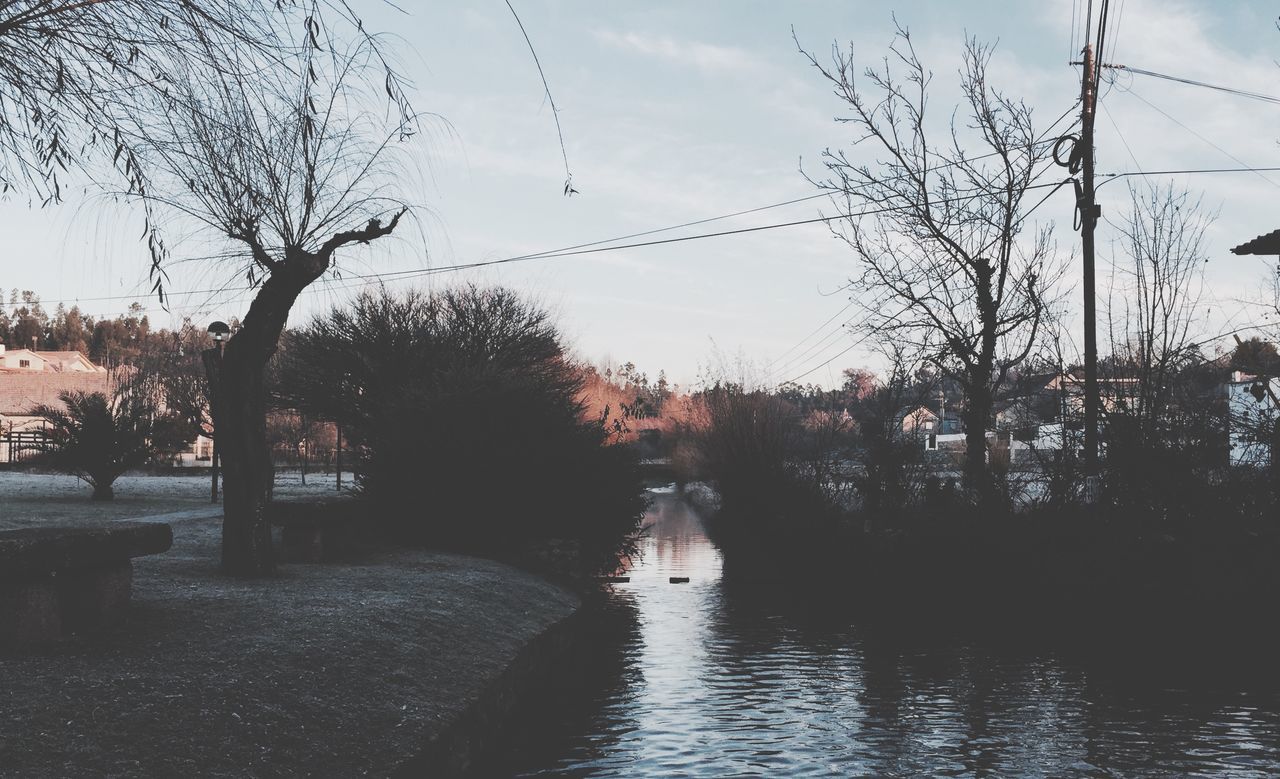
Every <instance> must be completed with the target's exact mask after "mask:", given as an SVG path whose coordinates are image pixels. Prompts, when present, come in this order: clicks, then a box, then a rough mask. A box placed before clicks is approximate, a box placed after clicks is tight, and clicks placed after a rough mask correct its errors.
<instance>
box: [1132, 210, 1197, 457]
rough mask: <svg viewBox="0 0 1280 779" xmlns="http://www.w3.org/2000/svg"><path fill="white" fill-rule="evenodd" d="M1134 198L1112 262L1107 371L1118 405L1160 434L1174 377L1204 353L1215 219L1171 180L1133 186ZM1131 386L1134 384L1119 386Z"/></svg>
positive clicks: (1169, 400) (1145, 427)
mask: <svg viewBox="0 0 1280 779" xmlns="http://www.w3.org/2000/svg"><path fill="white" fill-rule="evenodd" d="M1129 197H1130V208H1129V211H1128V212H1127V213H1126V214H1125V215H1124V216H1123V217H1122V219H1121V221H1120V224H1119V225H1118V227H1119V230H1120V234H1121V236H1122V239H1121V245H1120V251H1121V254H1120V256H1119V257H1118V258H1116V259H1115V260H1114V261H1113V268H1114V272H1113V275H1112V279H1111V283H1112V292H1111V299H1110V306H1109V311H1108V316H1107V321H1108V325H1109V329H1110V333H1111V360H1109V361H1108V363H1107V365H1108V366H1109V367H1110V370H1107V371H1106V373H1110V374H1111V376H1110V378H1112V379H1113V380H1114V381H1115V382H1116V392H1115V393H1114V394H1115V399H1114V402H1115V407H1116V408H1117V409H1118V410H1119V411H1120V412H1122V413H1124V414H1125V415H1127V416H1128V417H1130V418H1131V420H1132V421H1133V422H1135V423H1136V424H1137V425H1138V427H1139V429H1143V430H1150V431H1151V432H1153V433H1154V432H1155V430H1154V429H1155V427H1157V426H1158V424H1159V421H1160V419H1161V416H1162V415H1163V414H1164V412H1165V410H1166V409H1167V407H1168V405H1169V403H1170V402H1171V400H1172V391H1173V383H1174V382H1173V377H1174V375H1175V374H1177V373H1178V371H1180V370H1181V369H1182V368H1184V367H1187V366H1189V365H1192V364H1194V363H1195V362H1196V361H1197V360H1198V358H1199V352H1198V344H1197V343H1196V341H1197V340H1198V339H1197V338H1196V336H1197V333H1196V331H1195V328H1196V326H1197V325H1198V323H1199V321H1200V320H1199V317H1198V314H1197V312H1198V311H1199V307H1200V296H1201V292H1202V289H1203V286H1204V284H1203V281H1204V263H1205V260H1206V258H1207V256H1208V255H1207V253H1206V251H1205V248H1204V236H1205V231H1206V230H1207V229H1208V228H1209V226H1210V224H1212V222H1213V216H1212V215H1211V214H1208V213H1206V212H1205V210H1204V208H1203V207H1202V205H1201V202H1200V200H1199V199H1198V198H1193V197H1192V196H1191V194H1190V193H1189V192H1187V191H1186V190H1175V189H1174V188H1173V186H1172V185H1169V186H1165V187H1156V186H1152V187H1148V188H1145V189H1136V188H1131V189H1130V191H1129ZM1126 383H1131V384H1132V387H1131V389H1127V390H1125V391H1119V389H1120V388H1121V387H1123V386H1124V384H1126Z"/></svg>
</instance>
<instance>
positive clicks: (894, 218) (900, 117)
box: [802, 27, 1062, 495]
mask: <svg viewBox="0 0 1280 779" xmlns="http://www.w3.org/2000/svg"><path fill="white" fill-rule="evenodd" d="M802 51H803V50H802ZM805 56H806V57H808V59H809V61H810V62H811V63H812V64H813V66H814V67H815V68H817V70H818V71H819V72H820V73H821V74H822V76H823V77H824V78H825V79H826V80H827V82H828V83H829V84H830V86H831V87H832V89H833V91H834V92H835V94H836V96H837V97H838V98H839V99H840V100H841V101H842V102H843V103H844V105H845V107H846V108H847V111H848V113H847V115H846V116H842V117H839V118H838V119H837V121H839V122H842V123H844V124H847V125H849V126H851V127H852V128H854V129H855V131H856V133H857V136H856V138H855V140H854V145H855V146H860V147H869V151H871V152H872V153H874V154H875V155H877V156H878V157H879V158H880V159H879V160H878V161H877V163H876V164H875V165H874V166H873V165H870V164H866V163H863V162H857V161H855V160H854V159H851V158H850V157H849V156H847V153H846V152H845V151H843V150H836V151H832V150H830V149H828V150H826V151H825V152H824V153H823V157H822V159H823V164H824V167H825V168H826V177H825V178H821V179H814V178H811V179H810V180H811V181H812V182H813V183H814V184H815V185H817V186H818V187H820V188H821V189H823V190H825V191H827V192H829V193H830V194H831V196H832V199H833V200H834V201H835V202H836V204H837V205H838V206H840V207H841V208H842V209H843V213H844V214H848V215H849V216H847V217H845V218H843V219H840V220H836V221H833V222H832V225H833V227H832V230H833V232H834V233H835V234H836V235H837V236H838V237H839V238H841V239H843V240H844V241H845V242H847V243H848V245H849V246H850V247H851V248H852V249H853V251H854V253H855V254H856V255H857V257H858V259H859V260H860V263H861V264H860V272H859V273H858V275H856V276H854V277H853V278H852V279H851V283H850V286H851V288H852V293H853V296H854V299H855V300H857V301H858V302H859V303H860V305H861V309H862V319H861V321H860V322H859V323H858V324H857V325H856V327H859V328H861V329H863V330H864V331H867V332H868V334H869V335H874V336H877V337H881V338H885V339H888V340H892V341H893V342H895V343H897V344H899V345H900V346H904V347H910V348H912V349H914V350H915V351H916V352H917V353H918V354H919V355H920V356H921V357H922V358H924V359H925V360H927V361H928V362H931V363H932V364H934V365H936V366H937V368H938V369H939V370H941V371H942V372H943V373H944V374H945V375H947V376H949V377H951V378H953V379H954V380H955V381H956V382H958V383H959V384H960V386H961V387H962V388H963V390H964V393H965V406H964V412H963V415H964V423H965V429H966V456H965V478H966V483H967V484H968V486H970V487H971V488H974V489H978V490H979V491H980V493H981V494H983V495H986V494H989V488H990V487H991V478H990V472H989V469H988V466H987V464H986V456H987V451H986V450H987V443H986V436H985V431H986V429H987V428H988V426H989V425H990V424H991V417H992V405H993V402H994V398H995V394H996V391H997V390H998V389H999V387H1000V386H1001V384H1002V383H1003V382H1004V381H1005V379H1006V377H1007V376H1008V374H1009V371H1010V369H1012V368H1014V367H1015V366H1017V365H1018V364H1019V363H1021V362H1022V361H1023V360H1025V359H1026V358H1027V356H1028V355H1029V354H1030V353H1031V351H1032V349H1033V348H1034V346H1035V343H1036V340H1037V336H1038V335H1039V331H1040V328H1041V326H1042V324H1043V322H1044V319H1045V316H1046V310H1047V308H1048V307H1049V303H1050V301H1049V296H1050V295H1051V294H1052V290H1053V289H1054V288H1055V286H1056V283H1057V281H1058V279H1059V278H1060V276H1061V273H1062V266H1061V264H1060V263H1059V262H1058V260H1057V257H1056V253H1055V251H1054V249H1053V246H1052V244H1051V243H1050V239H1049V229H1048V228H1047V227H1042V228H1040V229H1038V230H1034V231H1031V233H1030V234H1029V235H1025V234H1024V226H1025V221H1026V219H1027V217H1028V215H1029V214H1030V213H1031V212H1032V211H1033V210H1034V209H1035V205H1034V204H1028V200H1029V199H1030V198H1029V192H1030V191H1031V190H1032V189H1034V188H1035V187H1037V186H1044V185H1037V184H1036V182H1037V180H1038V179H1039V177H1040V175H1041V173H1042V170H1041V169H1040V166H1041V165H1042V163H1045V162H1046V160H1047V157H1048V147H1047V146H1046V145H1045V144H1043V143H1042V142H1041V141H1040V140H1039V139H1038V138H1037V137H1036V134H1035V131H1034V129H1033V126H1032V116H1031V114H1032V112H1031V109H1030V108H1029V107H1027V106H1026V105H1025V104H1024V103H1022V102H1021V101H1018V100H1014V99H1011V98H1008V97H1006V96H1004V95H1003V94H1002V93H1000V92H998V91H996V90H995V89H993V88H992V87H991V86H990V85H989V84H988V82H987V68H988V64H989V62H990V58H991V48H990V47H988V46H985V45H982V44H979V43H978V42H977V41H975V40H969V41H967V42H966V44H965V50H964V64H963V67H962V68H961V70H960V74H959V75H960V86H961V89H962V92H963V95H964V106H963V109H962V110H963V112H964V116H965V119H964V121H961V120H959V119H957V117H956V115H955V114H953V116H952V119H951V122H950V131H949V133H945V139H944V140H943V141H942V142H941V143H939V142H937V141H936V140H934V139H933V138H931V136H930V133H929V129H928V127H929V124H928V122H927V120H926V108H927V103H928V94H929V88H930V82H931V79H932V74H931V73H930V72H929V71H927V70H926V69H925V67H924V65H923V64H922V63H921V61H920V58H919V57H918V56H917V53H916V51H915V48H914V47H913V45H912V42H911V36H910V34H909V33H908V32H907V30H906V29H904V28H902V27H899V28H898V34H897V37H896V39H895V41H894V43H893V44H892V45H891V46H890V54H889V56H887V57H886V58H884V59H883V60H882V62H881V64H880V65H879V66H877V67H873V68H868V69H866V70H865V71H862V73H861V78H862V79H865V81H863V82H860V80H859V74H858V71H857V68H856V67H855V64H854V58H853V53H852V51H844V50H842V49H841V48H840V47H838V46H837V47H833V51H832V63H831V64H830V65H824V64H822V63H819V62H818V60H817V59H816V58H815V57H814V56H813V55H811V54H808V53H807V52H805ZM1046 167H1047V166H1046Z"/></svg>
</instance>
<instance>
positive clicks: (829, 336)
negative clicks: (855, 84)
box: [765, 0, 1079, 374]
mask: <svg viewBox="0 0 1280 779" xmlns="http://www.w3.org/2000/svg"><path fill="white" fill-rule="evenodd" d="M1078 2H1079V0H1077V3H1078ZM1077 102H1078V101H1077ZM1074 110H1075V103H1073V104H1072V105H1071V106H1070V107H1068V108H1067V110H1065V111H1063V112H1062V114H1060V115H1059V116H1058V118H1057V119H1054V120H1053V122H1051V123H1050V124H1049V126H1048V127H1046V128H1045V130H1044V132H1042V133H1041V134H1040V136H1039V138H1038V139H1037V140H1035V141H1033V142H1032V146H1041V145H1045V144H1048V143H1057V139H1056V138H1055V139H1053V140H1046V138H1047V136H1049V135H1051V134H1052V133H1053V132H1054V129H1053V128H1055V127H1057V126H1058V123H1060V122H1061V121H1062V120H1063V119H1065V118H1066V117H1067V116H1068V115H1069V114H1070V113H1071V112H1072V111H1074ZM996 154H999V152H991V153H989V154H983V155H979V156H977V157H972V158H970V159H971V160H979V159H983V158H986V157H991V156H993V155H996ZM951 164H957V163H951ZM938 167H943V166H938ZM935 169H936V168H931V169H929V170H935ZM893 178H895V179H896V178H902V176H896V177H893ZM1037 178H1038V177H1037ZM890 180H892V179H890ZM852 305H853V301H850V303H849V304H848V305H846V306H845V307H844V308H843V309H841V311H840V312H837V313H836V315H835V316H833V317H831V318H830V319H828V320H827V321H826V322H825V323H823V324H822V325H820V326H819V327H818V328H817V329H815V330H814V331H813V332H811V333H809V334H808V335H806V336H805V337H804V338H801V339H800V340H799V341H797V342H796V343H795V344H793V345H792V346H791V347H789V348H788V349H787V350H786V351H785V352H783V353H782V354H781V355H779V356H778V357H776V358H775V359H774V360H773V361H772V362H770V363H769V365H767V366H765V370H766V371H768V372H769V373H770V374H773V373H779V372H781V371H783V370H785V369H787V368H788V367H789V366H791V365H794V364H796V363H797V362H798V361H801V360H803V359H804V358H805V357H807V356H808V355H809V354H811V353H812V352H814V351H815V350H817V349H820V348H821V346H822V345H823V344H825V343H826V342H828V341H830V340H831V339H832V338H833V337H834V336H835V335H837V334H838V333H840V332H841V330H842V329H843V328H844V325H845V324H848V323H847V322H842V323H841V324H840V325H839V326H837V328H836V329H835V330H833V331H832V332H830V333H828V334H827V335H826V336H824V337H823V338H822V339H820V340H819V341H818V342H817V343H816V344H814V345H812V346H810V347H809V348H808V349H806V350H805V351H804V352H803V353H802V354H801V355H800V356H799V357H794V358H792V359H790V360H787V361H786V362H784V363H782V364H781V365H779V366H778V367H777V368H774V367H773V366H775V365H777V364H778V362H779V361H780V360H782V358H783V357H784V356H786V355H787V354H788V353H790V352H791V351H793V350H795V349H797V348H799V347H800V345H801V344H803V343H804V342H805V341H808V340H809V339H810V338H812V337H813V336H814V335H816V334H817V333H818V332H820V331H822V330H823V329H824V328H826V327H827V326H828V325H830V324H831V322H833V321H834V320H835V319H836V318H837V317H839V316H840V314H841V313H843V312H844V311H846V310H848V309H849V308H850V307H851V306H852Z"/></svg>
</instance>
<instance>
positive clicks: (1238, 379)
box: [1226, 371, 1280, 466]
mask: <svg viewBox="0 0 1280 779" xmlns="http://www.w3.org/2000/svg"><path fill="white" fill-rule="evenodd" d="M1226 389H1227V412H1228V417H1227V445H1228V446H1229V447H1230V456H1231V459H1230V462H1231V464H1232V465H1250V466H1264V465H1268V464H1269V463H1270V462H1271V455H1272V453H1271V443H1272V440H1271V435H1272V431H1274V430H1275V425H1276V422H1277V420H1278V419H1280V408H1278V407H1277V404H1276V398H1277V397H1280V378H1274V379H1267V378H1265V377H1258V376H1253V375H1250V374H1247V373H1244V372H1242V371H1233V372H1232V374H1231V380H1230V381H1228V382H1227V386H1226Z"/></svg>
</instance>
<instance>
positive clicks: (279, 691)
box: [0, 518, 580, 777]
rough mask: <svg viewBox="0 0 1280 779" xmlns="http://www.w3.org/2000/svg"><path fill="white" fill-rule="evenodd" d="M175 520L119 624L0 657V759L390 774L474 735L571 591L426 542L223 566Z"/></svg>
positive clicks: (199, 771)
mask: <svg viewBox="0 0 1280 779" xmlns="http://www.w3.org/2000/svg"><path fill="white" fill-rule="evenodd" d="M173 529H174V544H173V548H172V549H171V550H170V551H169V552H167V553H166V554H163V555H156V556H152V557H148V558H142V559H139V560H136V561H135V571H134V589H133V604H132V607H131V611H130V616H129V619H128V621H127V622H126V623H125V624H124V625H122V626H120V627H118V628H116V629H113V630H112V631H110V632H108V633H105V634H102V635H98V636H94V637H88V638H80V639H77V640H75V641H71V642H68V643H65V644H60V645H57V646H53V647H48V648H43V649H31V650H25V651H15V650H7V651H6V653H5V654H3V655H0V677H2V679H3V683H2V684H0V732H2V733H3V734H4V736H3V738H0V775H4V776H60V777H77V776H102V775H110V776H184V775H186V776H190V775H200V776H284V775H289V776H292V775H310V774H323V775H328V776H363V775H370V776H383V775H389V774H395V773H396V772H397V771H398V770H408V769H406V768H404V767H405V766H407V765H412V766H413V770H414V771H415V772H418V771H420V770H425V769H426V768H427V766H424V765H423V763H422V762H421V761H422V760H424V759H426V760H431V759H435V758H433V757H432V755H437V756H440V757H439V759H440V760H443V761H445V762H447V763H449V764H452V765H454V766H455V767H456V766H458V765H461V764H463V763H465V761H466V759H467V755H466V754H465V751H466V750H467V748H468V747H467V745H466V743H465V742H466V741H467V740H468V739H469V738H470V737H472V736H474V735H475V734H469V733H466V732H465V731H466V727H465V725H464V726H461V727H460V726H459V725H458V723H459V722H461V721H463V718H465V717H475V716H476V714H475V713H476V712H477V711H479V712H486V714H485V716H484V717H483V718H482V719H481V720H471V721H475V722H479V723H480V724H483V725H484V726H486V727H488V726H491V725H493V724H494V723H493V722H492V720H493V718H494V717H495V716H496V715H495V714H494V712H497V713H498V714H500V713H501V708H502V704H503V701H502V698H503V697H504V695H506V694H508V693H509V692H510V691H512V690H515V689H517V688H518V687H519V686H520V684H522V683H523V681H524V680H523V679H522V678H521V677H522V675H524V674H528V673H531V672H532V671H533V670H534V666H536V665H537V664H538V663H540V662H542V660H543V659H544V655H547V654H553V653H554V649H555V647H554V641H553V642H551V643H550V644H549V643H548V639H543V640H542V643H538V640H539V637H541V636H544V635H546V634H548V632H549V631H550V632H551V634H552V635H553V636H554V635H555V634H556V628H557V626H562V625H563V623H565V621H566V620H568V619H569V618H570V617H571V616H572V615H573V614H575V613H576V612H577V611H578V609H579V607H580V601H579V599H578V598H577V597H576V596H575V595H573V594H572V593H570V592H569V591H567V590H565V589H563V588H561V587H558V586H556V585H553V584H551V583H549V582H547V581H545V580H543V579H540V578H538V577H536V576H534V575H532V574H529V573H526V572H524V571H521V570H518V569H515V568H513V567H510V566H507V565H504V564H501V563H497V562H493V561H489V560H483V559H478V558H472V557H466V556H462V555H455V554H445V553H436V552H428V551H420V550H379V551H370V552H368V553H366V554H364V555H362V556H360V557H358V558H356V559H352V560H350V561H347V562H342V563H332V564H324V565H286V566H283V567H282V569H281V573H280V576H279V577H278V578H275V579H272V580H267V581H240V580H234V579H228V578H226V577H223V576H222V575H221V574H220V573H219V572H218V570H217V561H218V543H219V529H220V523H219V521H218V520H217V519H207V518H206V519H191V520H185V521H179V522H175V523H173ZM531 644H532V645H534V646H535V647H536V649H535V650H534V651H532V652H531V651H530V650H529V649H528V647H529V646H530V645H531ZM522 669H523V670H522ZM495 706H496V708H495ZM441 739H445V740H444V741H442V740H441ZM433 742H434V743H433ZM424 756H425V757H424ZM415 759H416V760H417V761H418V762H416V763H411V761H414V760H415ZM432 767H434V764H433V765H432ZM419 775H421V773H419Z"/></svg>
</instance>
